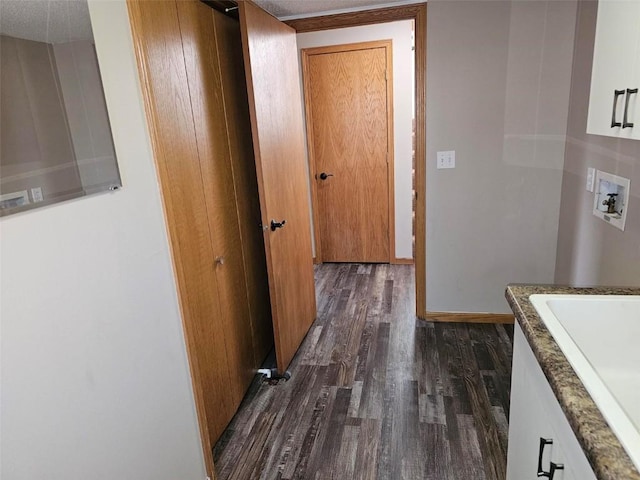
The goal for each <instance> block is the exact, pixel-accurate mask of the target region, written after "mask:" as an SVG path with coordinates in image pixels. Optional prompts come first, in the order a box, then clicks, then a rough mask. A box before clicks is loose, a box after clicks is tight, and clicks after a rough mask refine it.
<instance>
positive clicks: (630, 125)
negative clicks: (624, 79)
mask: <svg viewBox="0 0 640 480" xmlns="http://www.w3.org/2000/svg"><path fill="white" fill-rule="evenodd" d="M636 93H638V89H637V88H627V95H626V98H625V99H624V115H623V116H622V128H633V122H629V121H628V120H627V111H628V110H629V97H631V95H634V94H636Z"/></svg>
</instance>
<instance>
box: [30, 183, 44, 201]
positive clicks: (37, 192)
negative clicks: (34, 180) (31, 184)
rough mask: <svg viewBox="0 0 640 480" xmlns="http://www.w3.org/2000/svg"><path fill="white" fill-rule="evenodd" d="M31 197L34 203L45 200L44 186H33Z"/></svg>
mask: <svg viewBox="0 0 640 480" xmlns="http://www.w3.org/2000/svg"><path fill="white" fill-rule="evenodd" d="M31 198H32V199H33V202H34V203H36V202H41V201H43V200H44V197H43V196H42V188H41V187H36V188H32V189H31Z"/></svg>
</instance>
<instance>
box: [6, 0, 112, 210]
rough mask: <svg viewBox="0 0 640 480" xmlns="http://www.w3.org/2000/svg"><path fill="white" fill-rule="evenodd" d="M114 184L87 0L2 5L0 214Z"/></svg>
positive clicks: (38, 0) (21, 0)
mask: <svg viewBox="0 0 640 480" xmlns="http://www.w3.org/2000/svg"><path fill="white" fill-rule="evenodd" d="M121 186H122V183H121V180H120V173H119V171H118V165H117V161H116V155H115V150H114V146H113V139H112V135H111V127H110V125H109V117H108V114H107V107H106V104H105V99H104V93H103V89H102V81H101V77H100V70H99V67H98V60H97V57H96V52H95V47H94V41H93V33H92V30H91V20H90V18H89V8H88V5H87V2H86V0H49V1H48V0H30V1H24V0H2V1H1V2H0V216H4V215H10V214H12V213H17V212H22V211H25V210H29V209H33V208H38V207H41V206H44V205H51V204H53V203H58V202H61V201H64V200H68V199H71V198H77V197H82V196H85V195H91V194H94V193H97V192H103V191H108V190H117V189H119V188H120V187H121Z"/></svg>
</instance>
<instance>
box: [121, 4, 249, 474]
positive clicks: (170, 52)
mask: <svg viewBox="0 0 640 480" xmlns="http://www.w3.org/2000/svg"><path fill="white" fill-rule="evenodd" d="M127 4H128V7H129V15H130V21H131V28H132V33H133V39H134V44H135V48H136V57H137V61H138V68H139V72H140V80H141V86H142V92H143V96H144V104H145V111H146V115H147V120H148V123H149V130H150V135H151V141H152V146H153V152H154V159H155V161H156V163H157V167H158V174H159V177H160V184H161V190H162V197H163V204H164V209H165V215H166V218H167V227H168V230H169V234H170V240H171V249H172V254H173V261H174V269H175V274H176V280H177V284H178V288H179V294H180V307H181V311H182V317H183V322H184V330H185V337H186V340H187V345H188V349H189V362H190V366H191V371H192V376H193V386H194V394H195V398H196V405H197V408H198V416H199V420H200V421H199V425H200V429H201V436H202V443H203V449H204V458H205V462H206V464H207V471H208V474H209V475H213V461H212V458H211V446H212V445H213V443H215V441H216V439H217V438H218V436H219V435H220V433H221V432H222V431H223V430H224V428H225V427H226V425H227V422H228V421H229V419H230V418H231V417H232V416H233V414H234V412H235V409H236V408H237V405H234V404H233V402H232V398H231V396H230V395H228V391H227V389H226V388H225V386H227V385H229V384H230V382H231V376H230V374H229V364H228V360H227V354H226V345H225V338H224V329H222V328H220V327H219V324H218V321H219V319H220V318H221V316H222V312H221V309H220V303H219V301H218V281H217V278H216V277H217V275H216V272H215V270H214V265H215V253H214V251H213V245H212V243H211V237H210V226H209V217H208V212H207V204H206V201H205V192H204V186H203V177H202V171H201V166H200V158H199V152H198V149H197V141H196V138H197V133H196V129H195V126H194V117H193V112H192V107H191V98H190V96H189V85H188V79H187V69H186V67H185V57H184V51H183V44H182V36H181V35H182V34H181V31H180V22H179V19H178V11H177V7H176V3H175V2H147V1H143V0H128V2H127Z"/></svg>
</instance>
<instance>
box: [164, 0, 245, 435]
mask: <svg viewBox="0 0 640 480" xmlns="http://www.w3.org/2000/svg"><path fill="white" fill-rule="evenodd" d="M176 7H177V11H178V18H179V21H180V31H181V33H182V45H183V48H182V50H183V52H184V61H185V67H186V73H187V83H188V86H189V94H190V99H191V110H192V112H193V124H194V127H195V134H196V147H197V149H198V156H199V159H200V170H201V173H202V188H203V191H204V200H205V205H206V210H207V216H208V219H209V232H210V236H211V243H212V246H213V253H214V256H215V258H214V263H213V265H211V267H212V268H213V269H214V270H215V273H216V279H217V291H218V298H219V303H220V310H221V315H220V317H219V318H218V319H217V321H216V325H217V328H218V329H219V332H220V334H221V335H224V339H225V351H226V356H227V363H228V366H229V374H230V375H229V383H228V384H227V385H226V386H225V388H223V390H225V391H226V394H227V395H228V396H229V397H230V402H229V404H230V405H232V406H234V407H237V406H238V405H240V402H241V401H242V398H243V397H244V394H245V392H246V390H247V388H248V387H249V385H250V383H251V381H252V379H253V377H254V375H255V371H256V367H257V365H254V355H253V344H252V331H251V321H250V313H249V302H248V296H247V283H246V278H245V274H244V273H245V269H244V258H243V254H242V253H243V252H242V248H241V246H242V239H241V236H240V225H239V219H238V209H237V206H236V197H235V188H234V178H233V170H232V166H231V153H230V149H229V137H228V135H227V123H226V118H225V104H224V98H223V95H222V81H221V72H220V61H219V55H218V48H217V41H216V39H217V36H218V34H217V31H216V29H215V25H214V16H216V15H223V14H222V13H219V12H215V11H214V10H213V9H212V8H211V7H209V6H207V5H205V4H204V3H202V2H199V1H195V0H190V1H178V2H176ZM238 41H240V38H238ZM235 60H236V61H240V60H239V59H235ZM194 187H195V188H198V186H196V185H194ZM256 228H257V227H256ZM217 387H218V388H221V387H222V385H218V386H217ZM234 413H235V408H233V409H232V411H231V412H228V413H227V414H226V415H225V417H226V422H223V423H224V425H225V426H226V423H228V422H229V421H230V420H231V417H232V416H233V414H234ZM221 433H222V431H218V432H212V436H213V437H214V438H218V437H219V435H220V434H221Z"/></svg>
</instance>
